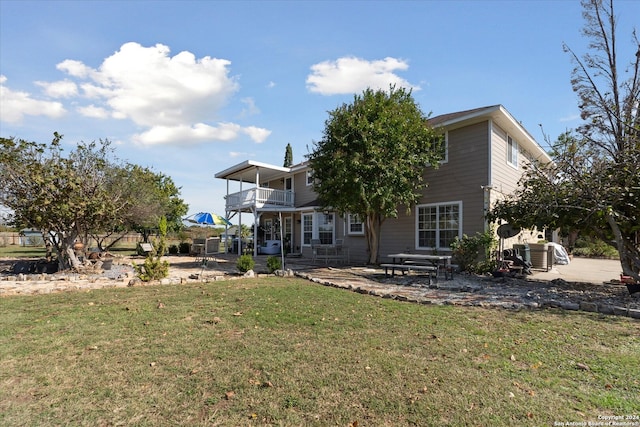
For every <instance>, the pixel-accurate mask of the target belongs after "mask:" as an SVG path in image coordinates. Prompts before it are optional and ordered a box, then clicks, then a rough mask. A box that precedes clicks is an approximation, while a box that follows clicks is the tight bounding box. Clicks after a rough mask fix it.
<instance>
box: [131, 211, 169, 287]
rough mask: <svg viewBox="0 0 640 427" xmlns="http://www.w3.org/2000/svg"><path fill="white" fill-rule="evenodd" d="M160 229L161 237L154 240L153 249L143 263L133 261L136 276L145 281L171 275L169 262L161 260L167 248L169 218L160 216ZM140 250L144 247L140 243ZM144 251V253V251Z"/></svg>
mask: <svg viewBox="0 0 640 427" xmlns="http://www.w3.org/2000/svg"><path fill="white" fill-rule="evenodd" d="M158 229H159V230H160V239H156V240H153V241H152V243H153V251H151V252H149V253H148V254H147V257H146V258H145V260H144V263H143V264H142V265H139V264H136V263H133V269H134V271H135V272H136V276H138V278H139V279H140V280H142V281H143V282H149V281H151V280H158V279H162V278H165V277H167V276H168V275H169V263H168V262H167V261H163V260H161V257H162V256H163V255H164V253H165V251H166V250H167V219H166V218H165V217H161V218H160V222H159V224H158ZM140 251H142V247H141V245H140V244H138V253H140ZM142 252H143V253H144V251H142Z"/></svg>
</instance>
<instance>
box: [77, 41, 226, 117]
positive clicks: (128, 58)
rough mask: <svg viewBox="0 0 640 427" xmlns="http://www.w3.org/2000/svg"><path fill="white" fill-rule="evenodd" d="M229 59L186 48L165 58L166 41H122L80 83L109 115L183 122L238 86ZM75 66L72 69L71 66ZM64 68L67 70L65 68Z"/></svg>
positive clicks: (214, 106) (207, 111)
mask: <svg viewBox="0 0 640 427" xmlns="http://www.w3.org/2000/svg"><path fill="white" fill-rule="evenodd" d="M228 65H230V62H229V61H227V60H224V59H216V58H211V57H209V56H206V57H204V58H201V59H196V58H195V56H194V55H193V54H192V53H190V52H180V53H178V54H177V55H175V56H173V57H170V56H169V48H168V47H167V46H164V45H161V44H156V45H155V46H152V47H143V46H141V45H139V44H138V43H126V44H124V45H122V47H121V48H120V50H119V51H117V52H116V53H114V54H113V55H111V56H110V57H108V58H106V59H105V60H104V61H103V62H102V65H101V66H100V68H99V69H98V70H92V71H91V72H87V71H85V70H83V71H82V72H80V73H79V74H82V75H85V76H88V77H90V79H91V83H90V84H89V85H85V86H83V89H84V90H86V94H87V95H88V96H90V97H102V98H103V99H104V100H105V102H106V104H107V105H108V106H109V107H110V108H111V109H112V110H113V115H114V117H119V118H128V119H130V120H132V121H133V122H134V123H136V124H138V125H141V126H147V127H152V126H165V127H173V126H184V125H185V124H193V123H199V122H204V121H206V120H207V119H209V120H210V119H211V118H212V117H211V116H212V114H213V113H215V112H216V111H218V110H219V109H220V108H221V107H222V106H223V105H225V104H226V102H227V101H228V99H229V98H230V97H231V95H233V94H234V93H235V92H236V91H237V90H238V84H237V82H236V81H235V79H233V78H231V77H229V75H228V68H227V67H228ZM76 68H80V67H77V64H76V67H75V68H74V70H75V69H76ZM66 69H70V68H69V67H66Z"/></svg>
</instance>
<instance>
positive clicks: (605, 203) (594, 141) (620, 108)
mask: <svg viewBox="0 0 640 427" xmlns="http://www.w3.org/2000/svg"><path fill="white" fill-rule="evenodd" d="M582 6H583V17H584V18H585V27H584V30H583V34H584V35H585V36H586V37H587V38H588V39H590V43H589V46H588V47H589V49H590V50H591V52H589V53H586V54H585V55H583V56H582V57H580V56H578V55H577V54H576V53H575V52H574V51H573V50H572V49H571V48H569V47H568V46H566V45H565V46H564V48H565V51H566V52H567V53H568V54H569V55H570V56H571V59H572V61H573V62H574V64H575V68H574V70H573V73H572V79H571V84H572V87H573V90H574V92H575V93H576V94H577V95H578V97H579V99H580V104H579V108H580V111H581V117H582V119H583V121H584V124H583V125H581V126H580V127H579V128H578V129H577V130H576V132H567V133H565V134H562V135H560V137H559V138H558V140H557V141H556V142H555V143H554V145H553V149H552V153H551V155H552V158H553V162H552V163H550V164H549V165H546V166H542V165H534V167H533V168H532V169H530V170H528V171H527V172H526V173H525V175H524V176H523V179H522V180H521V186H520V189H519V190H518V192H517V193H516V194H515V195H514V197H513V198H510V199H507V200H505V201H503V202H501V203H499V204H497V205H496V206H495V207H494V209H493V212H492V216H493V217H494V218H495V217H499V218H504V219H507V220H509V221H511V222H513V223H515V224H516V225H517V224H521V225H526V226H529V225H538V226H547V227H553V228H555V227H564V228H573V229H580V230H581V231H585V232H587V233H588V234H592V235H596V236H598V237H600V238H602V239H605V240H613V241H614V242H615V244H616V247H617V249H618V252H619V254H620V263H621V266H622V271H623V273H624V274H626V275H630V276H633V277H635V278H636V280H640V274H639V272H640V246H639V242H638V238H639V237H640V197H639V194H640V174H639V173H638V165H640V138H639V137H640V120H639V118H638V108H639V107H640V75H639V70H640V42H638V38H637V36H636V33H635V31H634V32H633V34H632V41H633V44H634V45H633V50H634V51H636V53H635V58H632V59H631V61H630V64H629V66H628V68H626V70H625V71H626V72H627V73H628V78H627V79H626V80H623V79H622V76H621V74H620V71H619V70H620V68H619V66H618V58H617V56H616V55H617V46H616V34H615V30H616V19H615V15H614V10H613V0H609V1H607V2H603V0H583V1H582ZM636 49H637V50H636Z"/></svg>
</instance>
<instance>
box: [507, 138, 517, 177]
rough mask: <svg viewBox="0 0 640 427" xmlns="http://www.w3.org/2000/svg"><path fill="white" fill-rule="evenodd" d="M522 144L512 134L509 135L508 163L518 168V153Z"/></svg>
mask: <svg viewBox="0 0 640 427" xmlns="http://www.w3.org/2000/svg"><path fill="white" fill-rule="evenodd" d="M519 151H520V146H519V145H518V141H516V140H515V139H513V138H512V137H511V135H507V164H508V165H509V166H512V167H514V168H516V169H518V153H519Z"/></svg>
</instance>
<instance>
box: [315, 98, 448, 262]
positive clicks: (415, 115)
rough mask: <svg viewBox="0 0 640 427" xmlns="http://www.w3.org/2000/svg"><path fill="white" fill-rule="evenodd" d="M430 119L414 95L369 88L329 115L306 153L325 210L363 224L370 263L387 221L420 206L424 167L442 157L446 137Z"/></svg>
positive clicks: (372, 260) (373, 259)
mask: <svg viewBox="0 0 640 427" xmlns="http://www.w3.org/2000/svg"><path fill="white" fill-rule="evenodd" d="M427 118H428V117H427V116H425V115H424V114H423V113H422V111H420V108H419V106H418V105H417V104H416V102H415V101H414V99H413V97H412V96H411V91H407V90H405V89H403V88H400V89H396V87H395V86H391V87H390V88H389V91H383V90H377V91H373V90H371V89H367V90H365V91H364V92H363V93H362V95H355V96H354V99H353V102H352V103H351V104H343V105H342V106H340V107H338V108H336V109H335V110H333V111H330V112H329V119H327V120H326V121H325V129H324V133H323V139H322V140H321V141H319V142H315V143H314V151H313V152H312V153H311V154H309V155H308V159H309V165H310V167H311V169H312V170H313V176H314V190H315V191H316V192H317V194H318V197H319V200H320V203H321V204H322V205H323V207H325V208H331V209H334V210H336V211H337V212H339V213H340V214H341V215H343V216H344V215H346V214H352V215H356V216H357V217H358V218H360V219H361V220H362V222H363V224H364V232H365V237H366V241H367V248H368V251H369V262H370V263H374V264H375V263H377V262H378V246H379V242H380V230H381V227H382V224H383V222H384V221H385V219H386V218H393V217H397V215H398V206H399V205H404V206H406V207H407V210H409V209H410V207H411V206H412V205H415V204H416V203H417V201H418V200H419V198H420V196H421V194H420V191H421V190H422V189H423V188H424V187H425V183H424V182H423V173H424V168H425V166H427V165H428V164H431V165H433V166H437V164H438V161H439V160H440V158H441V157H440V156H439V153H440V149H441V146H442V142H443V138H442V135H441V133H439V132H437V131H435V130H434V129H432V128H431V127H429V126H428V124H427Z"/></svg>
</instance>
